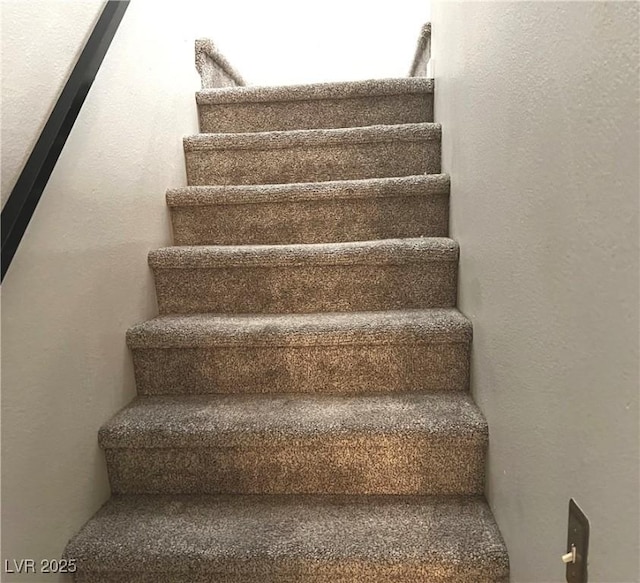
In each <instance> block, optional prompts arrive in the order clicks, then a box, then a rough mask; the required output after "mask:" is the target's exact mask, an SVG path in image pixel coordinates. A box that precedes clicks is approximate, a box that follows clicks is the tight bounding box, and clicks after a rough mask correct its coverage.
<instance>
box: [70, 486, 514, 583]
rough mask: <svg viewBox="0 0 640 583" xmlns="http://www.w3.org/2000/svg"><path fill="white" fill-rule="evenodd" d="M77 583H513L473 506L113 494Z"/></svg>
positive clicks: (83, 536)
mask: <svg viewBox="0 0 640 583" xmlns="http://www.w3.org/2000/svg"><path fill="white" fill-rule="evenodd" d="M65 558H68V559H75V560H76V562H77V567H78V569H77V573H76V579H75V580H76V582H77V583H125V582H126V583H152V582H153V583H186V582H189V583H205V582H207V583H213V582H215V583H241V582H242V583H250V582H256V583H258V582H260V583H294V582H295V583H311V582H313V583H364V582H367V583H370V582H374V581H375V582H376V583H417V582H425V583H444V582H447V583H449V582H451V583H453V582H456V583H506V582H507V581H508V571H509V567H508V559H507V553H506V549H505V546H504V543H503V541H502V539H501V537H500V533H499V531H498V527H497V526H496V524H495V522H494V520H493V517H492V515H491V511H490V510H489V507H488V506H487V504H486V503H485V502H484V501H483V500H482V499H480V498H475V497H437V498H432V497H420V496H415V497H414V496H411V497H399V496H393V497H392V496H361V497H350V496H346V497H345V496H116V497H114V498H112V499H111V500H110V501H109V502H107V504H105V506H103V508H102V509H101V510H100V511H99V512H98V513H97V514H96V516H94V517H93V518H92V519H91V520H90V521H89V522H88V523H87V524H86V525H85V526H84V528H83V529H82V530H81V531H80V533H79V534H78V535H76V537H74V538H73V539H72V540H71V542H70V543H69V544H68V546H67V548H66V550H65Z"/></svg>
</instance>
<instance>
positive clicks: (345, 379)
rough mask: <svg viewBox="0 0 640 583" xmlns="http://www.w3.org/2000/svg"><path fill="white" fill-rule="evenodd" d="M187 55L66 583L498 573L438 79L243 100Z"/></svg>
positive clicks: (484, 430)
mask: <svg viewBox="0 0 640 583" xmlns="http://www.w3.org/2000/svg"><path fill="white" fill-rule="evenodd" d="M425 38H426V37H425ZM421 42H422V44H425V43H424V39H423V41H421ZM425 46H426V45H425ZM423 48H424V47H423ZM196 49H197V50H196V54H197V56H196V58H197V63H198V69H199V70H200V73H201V76H202V80H203V89H202V91H199V92H198V93H197V95H196V102H197V107H198V112H199V117H200V128H201V131H202V133H201V134H199V135H196V136H189V137H187V138H185V139H184V152H185V159H186V167H187V182H188V185H187V186H186V187H182V188H176V189H171V190H169V191H168V192H167V195H166V196H167V203H168V207H169V209H170V212H171V219H172V226H173V236H174V246H172V247H165V248H162V249H157V250H153V251H151V252H150V253H149V256H148V263H149V266H150V268H151V270H152V272H153V275H154V281H155V289H156V294H157V299H158V308H159V312H160V315H159V316H158V317H156V318H153V319H151V320H149V321H147V322H143V323H140V324H137V325H135V326H133V327H131V328H130V329H129V330H128V332H127V336H126V341H127V345H128V347H129V348H130V350H131V353H132V355H133V364H134V372H135V379H136V385H137V390H138V397H137V398H136V399H135V400H134V401H133V402H132V403H131V404H129V405H128V406H127V407H125V408H124V409H123V410H122V411H120V412H119V413H117V414H116V415H115V417H113V419H111V420H110V421H108V422H107V423H105V424H104V425H103V427H102V428H101V429H100V430H99V433H98V440H99V444H100V447H101V448H102V449H103V450H104V454H105V458H106V463H107V470H108V474H109V480H110V484H111V490H112V493H113V496H112V498H111V500H110V501H108V502H107V503H106V504H105V506H103V508H102V509H101V510H100V511H99V512H98V513H97V514H96V515H95V516H94V517H92V518H91V519H90V520H89V521H88V522H87V524H86V525H85V526H84V527H83V528H82V530H81V531H80V532H79V533H78V534H77V535H76V536H75V537H74V538H73V539H72V540H71V541H70V542H69V543H68V545H67V548H66V550H65V557H66V558H69V559H74V560H75V561H76V563H77V572H76V573H75V581H76V582H77V583H371V582H376V583H418V582H422V583H507V581H508V578H509V562H508V557H507V552H506V549H505V546H504V543H503V542H502V539H501V536H500V532H499V530H498V527H497V525H496V523H495V521H494V519H493V516H492V514H491V511H490V509H489V507H488V506H487V504H486V502H485V500H484V498H483V496H482V493H483V489H484V477H485V476H484V466H485V457H486V452H487V447H488V442H489V428H488V426H487V422H486V420H485V419H484V417H483V415H482V413H481V411H480V410H479V408H478V407H477V406H476V404H475V403H474V402H473V400H472V398H471V396H470V394H469V393H468V388H469V359H470V347H471V340H472V327H471V323H470V321H469V320H468V319H467V318H466V317H465V316H464V315H463V314H461V313H460V312H459V311H458V310H457V309H456V308H455V306H456V297H457V266H458V256H459V253H460V250H459V248H458V244H457V243H456V242H455V241H453V240H452V239H449V238H448V237H447V235H448V224H447V223H448V204H449V177H448V176H446V175H444V174H441V173H440V135H441V128H440V125H439V124H436V123H433V90H434V87H433V81H432V80H428V79H425V78H411V79H382V80H370V81H358V82H353V83H323V84H312V85H300V86H290V87H239V86H237V85H242V84H243V83H244V81H243V80H242V78H241V77H240V76H239V75H238V74H237V73H236V72H235V71H234V70H233V69H232V68H231V67H230V65H229V64H228V63H227V62H226V60H225V59H224V58H223V57H222V56H221V55H220V54H219V53H218V52H217V50H216V49H215V46H214V45H213V44H212V43H210V41H206V40H201V41H198V43H197V45H196ZM425 50H426V49H425ZM423 52H424V51H423ZM463 251H464V250H463ZM141 268H142V265H141Z"/></svg>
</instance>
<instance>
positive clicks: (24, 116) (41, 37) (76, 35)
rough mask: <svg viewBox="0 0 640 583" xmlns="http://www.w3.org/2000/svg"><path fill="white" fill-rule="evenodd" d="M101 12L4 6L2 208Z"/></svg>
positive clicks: (60, 3) (49, 0) (96, 5)
mask: <svg viewBox="0 0 640 583" xmlns="http://www.w3.org/2000/svg"><path fill="white" fill-rule="evenodd" d="M101 8H102V2H99V1H95V0H94V1H91V0H84V1H78V0H75V1H71V0H46V1H44V2H43V1H42V0H36V1H33V0H18V1H16V0H1V1H0V44H1V46H2V50H1V51H0V52H1V53H2V56H1V61H0V62H1V66H2V114H1V118H0V123H1V127H2V152H1V159H2V189H1V192H2V204H3V205H4V203H5V201H6V200H7V198H8V196H9V194H10V193H11V189H12V188H13V185H14V184H15V182H16V180H17V179H18V176H19V175H20V171H21V170H22V168H23V166H24V164H25V162H26V161H27V158H28V157H29V154H30V153H31V149H32V148H33V146H34V144H35V141H36V140H37V138H38V136H39V135H40V132H41V131H42V128H43V127H44V124H45V122H46V121H47V118H48V117H49V114H50V113H51V110H52V109H53V106H54V104H55V102H56V99H57V98H58V95H59V94H60V91H62V88H63V87H64V84H65V82H66V80H67V77H68V75H69V73H70V72H71V69H72V68H73V65H74V64H75V62H76V59H77V58H78V55H79V53H80V50H81V48H82V47H83V46H84V43H85V41H86V39H87V37H88V35H89V34H90V32H91V29H92V28H93V25H94V24H95V21H96V20H97V18H98V15H99V13H100V10H101Z"/></svg>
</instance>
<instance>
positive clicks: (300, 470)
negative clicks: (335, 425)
mask: <svg viewBox="0 0 640 583" xmlns="http://www.w3.org/2000/svg"><path fill="white" fill-rule="evenodd" d="M483 437H484V436H476V437H474V438H468V439H455V438H452V439H447V440H436V439H433V438H429V437H428V436H426V437H425V436H396V435H387V436H384V435H375V434H373V435H364V436H354V437H335V436H331V435H327V436H322V437H316V438H307V439H304V438H302V439H300V438H298V439H290V438H287V437H270V436H264V435H261V436H256V437H255V438H253V439H252V438H247V439H246V440H245V441H246V443H243V444H241V445H235V446H212V447H198V448H193V449H191V448H175V449H155V448H154V449H136V448H131V449H129V448H118V449H108V450H106V457H107V465H108V469H109V476H110V481H111V487H112V490H113V492H114V493H116V494H407V495H413V494H425V495H439V494H481V493H482V490H483V482H484V472H483V468H484V452H485V440H484V439H483Z"/></svg>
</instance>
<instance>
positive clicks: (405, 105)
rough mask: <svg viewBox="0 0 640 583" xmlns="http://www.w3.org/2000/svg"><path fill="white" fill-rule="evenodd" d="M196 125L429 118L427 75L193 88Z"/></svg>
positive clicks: (231, 128)
mask: <svg viewBox="0 0 640 583" xmlns="http://www.w3.org/2000/svg"><path fill="white" fill-rule="evenodd" d="M196 101H197V104H198V115H199V119H200V131H201V132H203V133H243V132H262V131H273V130H296V129H321V128H346V127H359V126H369V125H378V124H387V125H392V124H405V123H418V122H427V121H433V79H425V78H424V77H407V78H399V79H371V80H367V81H350V82H340V83H314V84H310V85H285V86H280V87H222V88H217V89H206V90H203V91H199V92H198V93H196Z"/></svg>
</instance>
